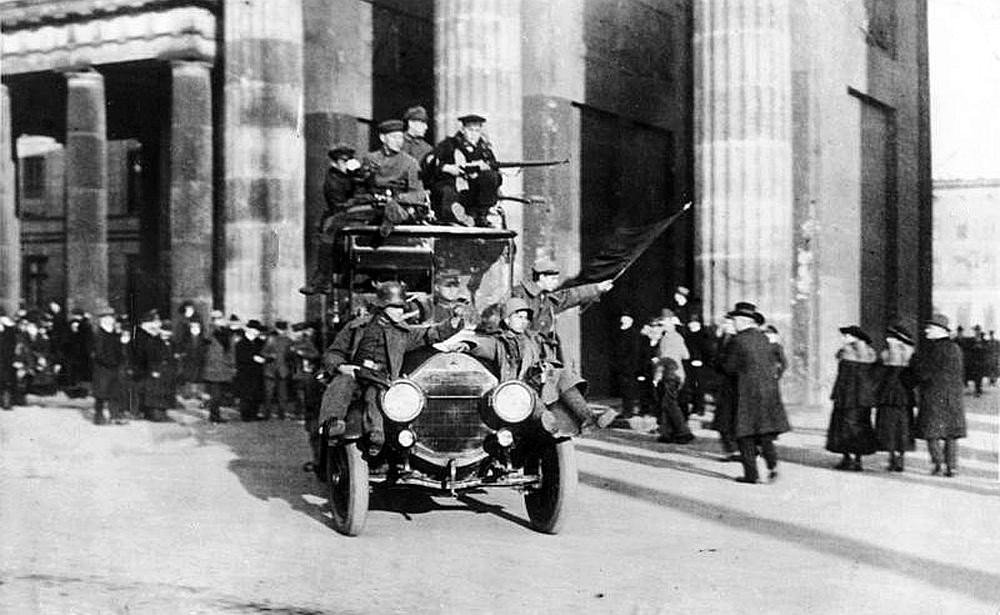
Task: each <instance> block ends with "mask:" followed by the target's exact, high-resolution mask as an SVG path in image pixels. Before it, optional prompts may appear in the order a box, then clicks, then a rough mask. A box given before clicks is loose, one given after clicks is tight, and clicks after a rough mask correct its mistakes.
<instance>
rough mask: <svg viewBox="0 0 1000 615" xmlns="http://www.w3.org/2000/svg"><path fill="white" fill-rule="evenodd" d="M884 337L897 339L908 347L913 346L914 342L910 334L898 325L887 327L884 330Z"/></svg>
mask: <svg viewBox="0 0 1000 615" xmlns="http://www.w3.org/2000/svg"><path fill="white" fill-rule="evenodd" d="M885 336H886V337H891V338H893V339H897V340H899V341H901V342H903V343H904V344H907V345H909V346H914V345H915V342H914V341H913V336H912V335H910V332H909V331H907V330H906V329H905V328H904V327H901V326H899V325H892V326H890V327H888V328H887V329H886V330H885Z"/></svg>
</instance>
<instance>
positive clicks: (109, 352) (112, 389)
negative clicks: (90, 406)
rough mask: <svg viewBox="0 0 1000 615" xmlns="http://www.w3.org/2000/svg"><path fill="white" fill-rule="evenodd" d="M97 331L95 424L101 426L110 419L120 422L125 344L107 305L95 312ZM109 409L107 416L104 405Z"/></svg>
mask: <svg viewBox="0 0 1000 615" xmlns="http://www.w3.org/2000/svg"><path fill="white" fill-rule="evenodd" d="M97 325H98V328H97V333H96V334H95V335H94V351H93V355H92V356H93V360H94V382H93V391H92V393H93V395H94V424H95V425H103V424H104V423H106V422H107V420H108V419H109V418H110V419H111V420H113V421H114V422H115V423H122V422H124V421H123V418H122V411H121V410H122V409H121V403H120V402H121V397H122V385H121V368H122V363H123V360H124V349H123V348H124V344H122V340H121V334H119V333H118V331H117V329H116V328H115V311H114V310H113V309H111V308H109V307H106V308H104V309H101V310H98V312H97ZM108 407H109V409H110V413H111V416H110V417H108V416H107V415H106V412H105V408H108Z"/></svg>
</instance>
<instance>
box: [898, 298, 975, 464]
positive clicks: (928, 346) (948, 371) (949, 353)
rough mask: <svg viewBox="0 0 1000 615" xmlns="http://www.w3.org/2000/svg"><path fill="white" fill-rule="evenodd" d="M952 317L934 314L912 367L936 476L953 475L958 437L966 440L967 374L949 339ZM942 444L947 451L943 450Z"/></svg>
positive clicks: (920, 422) (920, 427)
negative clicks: (942, 470) (965, 405)
mask: <svg viewBox="0 0 1000 615" xmlns="http://www.w3.org/2000/svg"><path fill="white" fill-rule="evenodd" d="M950 333H951V329H949V327H948V317H947V316H945V315H944V314H934V316H933V317H932V318H931V319H930V320H929V321H927V324H926V326H925V327H924V336H925V337H926V341H925V342H924V343H923V344H921V346H920V348H919V349H918V350H917V352H916V353H914V355H913V359H911V361H910V366H911V369H912V372H913V378H914V380H915V381H916V382H917V396H918V397H917V399H918V402H919V406H918V410H917V429H916V431H917V436H918V437H920V438H923V439H924V440H927V449H928V451H930V454H931V463H933V464H934V469H933V470H932V471H931V473H932V474H940V473H941V465H942V464H944V465H945V468H946V469H945V472H944V475H945V476H953V475H954V473H955V470H956V468H957V464H956V461H957V458H958V442H956V440H957V439H958V438H964V437H965V409H964V408H963V406H962V394H963V393H964V392H965V371H964V368H963V364H962V350H961V349H960V348H959V347H958V344H956V343H955V342H954V341H952V340H951V339H950V337H949V335H950ZM942 444H943V445H944V450H943V451H942Z"/></svg>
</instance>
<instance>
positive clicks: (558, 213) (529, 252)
mask: <svg viewBox="0 0 1000 615" xmlns="http://www.w3.org/2000/svg"><path fill="white" fill-rule="evenodd" d="M521 15H522V24H523V25H522V28H523V38H522V42H521V54H522V60H523V81H524V86H523V92H524V97H523V110H524V125H523V130H522V134H523V139H524V157H525V158H527V159H529V160H543V159H548V160H555V159H562V158H566V157H569V159H570V164H569V165H568V166H558V167H548V168H539V169H525V170H524V180H523V184H524V192H525V194H529V195H539V196H542V197H544V198H545V205H543V206H532V207H526V208H524V217H523V220H524V224H523V229H522V234H521V240H520V246H519V247H520V252H521V253H522V254H523V260H524V264H525V271H524V274H525V275H530V267H531V263H533V262H534V261H535V259H537V258H540V257H543V256H544V257H550V258H554V259H556V261H557V262H558V263H559V265H560V266H561V267H562V270H563V271H564V272H565V273H566V275H573V274H574V273H576V272H577V271H579V270H580V264H581V263H580V196H581V195H580V169H581V164H582V160H581V159H580V138H581V137H580V111H579V109H577V108H576V107H575V106H573V102H574V101H582V100H584V85H585V75H584V73H585V67H584V51H585V48H584V42H583V17H584V9H583V7H582V6H581V4H580V3H579V2H578V1H577V0H523V1H522V9H521ZM557 330H558V332H559V335H560V337H561V338H562V342H563V356H564V358H565V360H566V361H567V363H568V364H569V365H571V366H572V367H573V368H574V369H576V370H578V371H579V370H580V345H581V339H580V313H579V310H570V311H568V312H564V313H563V314H561V315H560V316H559V319H558V321H557Z"/></svg>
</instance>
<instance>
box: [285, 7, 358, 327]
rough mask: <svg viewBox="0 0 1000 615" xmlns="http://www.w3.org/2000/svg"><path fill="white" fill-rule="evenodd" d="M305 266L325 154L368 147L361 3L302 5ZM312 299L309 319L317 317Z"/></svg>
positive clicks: (319, 208)
mask: <svg viewBox="0 0 1000 615" xmlns="http://www.w3.org/2000/svg"><path fill="white" fill-rule="evenodd" d="M302 10H303V19H304V28H305V32H304V34H305V44H306V47H307V48H308V49H309V50H310V51H309V53H308V54H306V56H305V58H304V63H305V74H307V75H309V79H307V80H306V82H305V83H304V84H303V88H304V98H305V139H306V142H305V150H306V158H305V164H306V170H305V173H306V177H305V182H306V210H305V234H306V236H305V249H306V263H307V268H308V269H310V270H311V268H312V267H313V266H314V264H315V255H314V249H315V246H314V242H313V233H314V231H315V229H316V226H317V225H318V224H319V219H320V216H321V215H322V213H323V210H324V209H325V208H326V202H325V200H324V199H323V180H324V178H325V177H326V171H327V169H328V168H329V166H330V159H329V158H328V157H327V151H329V149H330V148H331V147H332V146H333V145H335V144H337V143H347V144H348V145H353V146H354V147H355V148H357V150H358V156H359V157H360V156H361V155H362V154H363V153H364V152H365V151H366V150H367V149H368V126H367V125H366V124H364V123H362V122H361V121H360V119H361V118H365V119H368V118H371V116H372V34H373V33H372V6H371V4H369V3H367V2H360V1H359V0H332V1H331V0H305V2H303V8H302ZM319 309H320V308H319V300H318V299H314V300H310V306H309V312H310V316H317V315H318V313H319Z"/></svg>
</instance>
